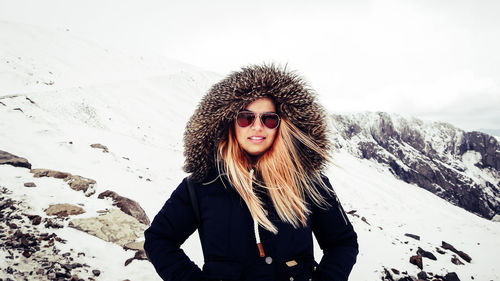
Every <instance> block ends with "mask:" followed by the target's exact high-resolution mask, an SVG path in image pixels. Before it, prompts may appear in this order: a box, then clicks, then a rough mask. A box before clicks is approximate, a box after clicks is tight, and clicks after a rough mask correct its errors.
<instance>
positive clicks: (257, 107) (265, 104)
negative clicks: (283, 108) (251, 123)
mask: <svg viewBox="0 0 500 281" xmlns="http://www.w3.org/2000/svg"><path fill="white" fill-rule="evenodd" d="M245 109H246V110H250V111H253V112H275V111H276V107H275V106H274V102H273V101H272V100H271V99H270V98H260V99H256V100H254V101H253V102H251V103H250V104H249V105H247V106H246V107H245Z"/></svg>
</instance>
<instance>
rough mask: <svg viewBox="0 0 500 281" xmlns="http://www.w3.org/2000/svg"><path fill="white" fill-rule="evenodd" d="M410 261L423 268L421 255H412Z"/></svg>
mask: <svg viewBox="0 0 500 281" xmlns="http://www.w3.org/2000/svg"><path fill="white" fill-rule="evenodd" d="M410 263H411V264H414V265H416V266H418V268H420V269H422V268H423V266H422V256H421V255H416V256H411V257H410Z"/></svg>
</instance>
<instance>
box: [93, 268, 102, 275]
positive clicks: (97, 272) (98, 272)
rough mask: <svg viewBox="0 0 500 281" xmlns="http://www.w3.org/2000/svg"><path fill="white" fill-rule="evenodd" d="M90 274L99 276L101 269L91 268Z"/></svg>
mask: <svg viewBox="0 0 500 281" xmlns="http://www.w3.org/2000/svg"><path fill="white" fill-rule="evenodd" d="M92 274H94V276H99V275H101V271H99V270H97V269H94V270H92Z"/></svg>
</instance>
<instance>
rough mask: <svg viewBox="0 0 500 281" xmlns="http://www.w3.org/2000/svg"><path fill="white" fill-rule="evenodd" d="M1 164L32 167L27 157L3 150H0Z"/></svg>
mask: <svg viewBox="0 0 500 281" xmlns="http://www.w3.org/2000/svg"><path fill="white" fill-rule="evenodd" d="M0 165H11V166H14V167H22V168H28V169H31V163H30V162H28V160H27V159H26V158H22V157H19V156H16V155H14V154H10V153H8V152H6V151H3V150H0Z"/></svg>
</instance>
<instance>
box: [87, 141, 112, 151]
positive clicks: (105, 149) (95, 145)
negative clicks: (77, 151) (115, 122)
mask: <svg viewBox="0 0 500 281" xmlns="http://www.w3.org/2000/svg"><path fill="white" fill-rule="evenodd" d="M90 147H92V148H99V149H102V152H104V153H108V152H109V150H108V148H107V147H106V146H105V145H102V144H100V143H94V144H91V145H90Z"/></svg>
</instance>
